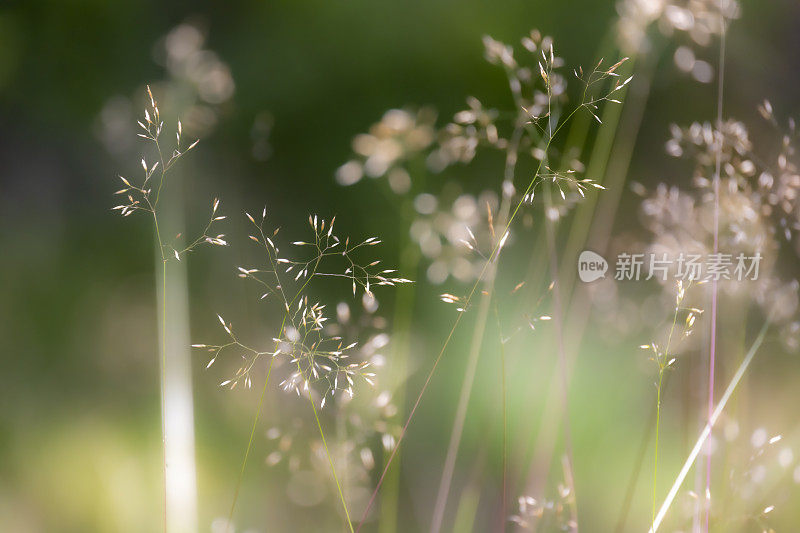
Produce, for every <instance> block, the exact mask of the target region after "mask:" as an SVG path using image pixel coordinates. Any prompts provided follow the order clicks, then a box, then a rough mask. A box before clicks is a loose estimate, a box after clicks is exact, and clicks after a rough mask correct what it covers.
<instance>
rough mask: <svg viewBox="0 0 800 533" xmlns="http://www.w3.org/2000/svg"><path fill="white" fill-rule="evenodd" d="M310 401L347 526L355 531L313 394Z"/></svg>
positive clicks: (309, 396) (309, 397)
mask: <svg viewBox="0 0 800 533" xmlns="http://www.w3.org/2000/svg"><path fill="white" fill-rule="evenodd" d="M308 403H310V404H311V409H312V410H313V411H314V420H315V421H316V422H317V429H318V430H319V436H320V438H321V439H322V447H323V448H324V449H325V455H326V456H327V457H328V463H329V464H330V465H331V473H332V474H333V480H334V481H335V482H336V490H337V491H338V492H339V500H340V501H341V502H342V508H343V509H344V516H345V519H346V520H347V527H348V528H350V533H353V523H352V522H351V521H350V511H348V510H347V502H346V501H345V499H344V492H342V485H341V484H340V483H339V477H338V476H337V475H336V468H335V467H334V466H333V458H332V457H331V453H330V451H329V450H328V443H327V442H326V441H325V432H324V431H322V424H320V422H319V415H318V414H317V406H316V405H314V399H313V398H312V397H311V395H310V394H309V395H308Z"/></svg>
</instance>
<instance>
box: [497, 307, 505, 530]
mask: <svg viewBox="0 0 800 533" xmlns="http://www.w3.org/2000/svg"><path fill="white" fill-rule="evenodd" d="M494 317H495V320H496V322H497V334H498V337H499V340H500V393H501V395H502V401H501V409H502V411H503V453H502V455H503V467H502V468H503V487H502V495H501V499H500V521H501V522H500V531H503V532H504V531H505V530H506V512H507V509H506V507H507V505H508V504H507V489H508V406H507V397H508V389H507V387H506V343H505V339H504V338H503V327H502V325H501V324H500V312H499V311H498V309H497V301H496V300H495V301H494Z"/></svg>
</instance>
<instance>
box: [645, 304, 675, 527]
mask: <svg viewBox="0 0 800 533" xmlns="http://www.w3.org/2000/svg"><path fill="white" fill-rule="evenodd" d="M681 300H682V298H681V297H680V296H679V299H678V303H677V304H676V305H675V313H674V314H673V316H672V326H671V327H670V329H669V336H668V337H667V347H666V349H665V350H664V353H663V354H662V355H658V354H656V362H657V363H658V386H657V391H656V442H655V450H654V464H653V513H652V521H651V523H652V522H655V520H656V493H657V481H658V436H659V431H660V429H661V387H662V384H663V382H664V371H665V370H666V369H667V366H668V365H669V362H668V361H669V353H670V350H669V349H670V345H671V344H672V335H673V333H675V324H676V323H677V322H678V311H679V310H680V302H681ZM665 361H666V364H665Z"/></svg>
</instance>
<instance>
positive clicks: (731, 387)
mask: <svg viewBox="0 0 800 533" xmlns="http://www.w3.org/2000/svg"><path fill="white" fill-rule="evenodd" d="M770 323H771V318H767V320H766V321H765V322H764V325H763V326H762V327H761V331H760V332H759V333H758V337H756V340H755V341H753V344H752V346H751V347H750V350H749V351H748V352H747V355H745V357H744V359H743V360H742V362H741V364H740V365H739V368H738V369H737V370H736V373H735V374H734V375H733V378H731V381H730V383H728V387H727V388H726V389H725V392H724V393H723V394H722V398H720V400H719V403H717V406H716V408H715V409H714V411H713V412H712V413H711V418H710V419H709V420H708V423H706V425H705V427H704V428H703V430H702V431H701V432H700V436H699V437H698V439H697V441H696V442H695V445H694V448H692V451H691V452H690V453H689V457H687V458H686V461H685V462H684V463H683V467H681V470H680V472H678V476H677V477H676V478H675V482H674V483H673V484H672V488H670V490H669V493H668V494H667V497H666V498H665V499H664V503H662V504H661V507H660V508H659V510H658V514H657V515H656V518H655V520H653V525H652V526H651V527H650V531H649V533H656V531H658V528H659V527H660V526H661V523H662V522H663V520H664V517H665V516H666V515H667V511H669V508H670V506H672V502H673V501H674V500H675V496H676V495H677V494H678V490H680V488H681V485H682V484H683V481H684V480H685V479H686V475H687V474H688V473H689V469H691V467H692V465H693V464H694V462H695V460H697V456H698V455H699V454H700V450H701V449H702V447H703V444H705V442H706V440H707V439H708V437H709V435H711V430H712V429H713V428H714V424H716V423H717V419H719V416H720V415H721V414H722V411H724V410H725V406H726V405H727V403H728V400H730V398H731V395H733V392H734V391H735V390H736V387H737V386H738V385H739V382H740V381H741V380H742V376H744V373H745V371H747V368H748V367H749V366H750V363H751V362H752V360H753V357H754V356H755V355H756V352H758V349H759V348H760V347H761V344H762V343H763V342H764V337H765V336H766V334H767V329H768V328H769V325H770Z"/></svg>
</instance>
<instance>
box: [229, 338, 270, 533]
mask: <svg viewBox="0 0 800 533" xmlns="http://www.w3.org/2000/svg"><path fill="white" fill-rule="evenodd" d="M281 330H283V325H281ZM274 360H275V358H274V357H271V358H270V360H269V365H268V366H267V377H266V378H264V386H263V387H261V395H260V396H259V398H258V407H257V409H256V415H255V417H253V424H252V425H251V427H250V438H249V440H248V441H247V449H246V450H245V452H244V459H242V467H241V468H240V469H239V479H238V480H237V482H236V488H235V489H234V491H233V501H232V502H231V510H230V512H229V513H228V527H229V528H231V531H233V512H234V510H235V509H236V502H237V500H238V499H239V490H240V488H241V486H242V480H243V479H244V470H245V467H246V466H247V459H248V458H249V457H250V450H251V449H252V448H253V439H254V438H255V435H256V427H257V425H258V419H259V416H260V415H261V407H262V405H263V403H264V396H265V395H266V392H267V384H268V383H269V376H270V374H271V373H272V362H273V361H274Z"/></svg>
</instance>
